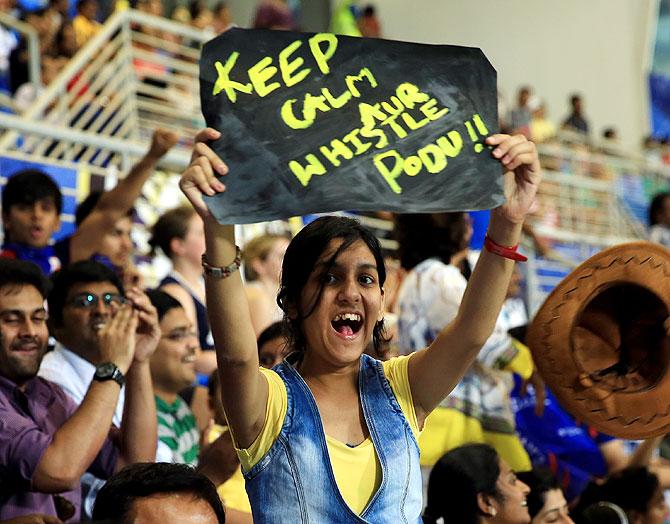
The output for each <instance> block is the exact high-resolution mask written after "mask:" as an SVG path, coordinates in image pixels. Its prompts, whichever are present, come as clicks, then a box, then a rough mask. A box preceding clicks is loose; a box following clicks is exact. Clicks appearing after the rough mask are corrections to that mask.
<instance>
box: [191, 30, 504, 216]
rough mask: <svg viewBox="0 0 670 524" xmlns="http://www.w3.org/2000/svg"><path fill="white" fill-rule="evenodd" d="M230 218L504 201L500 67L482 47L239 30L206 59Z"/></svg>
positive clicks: (222, 203)
mask: <svg viewBox="0 0 670 524" xmlns="http://www.w3.org/2000/svg"><path fill="white" fill-rule="evenodd" d="M200 97H201V103H202V111H203V114H204V116H205V120H206V121H207V124H208V125H209V126H210V127H213V128H215V129H217V130H219V131H221V133H222V137H221V138H220V139H219V140H217V141H216V142H214V143H213V144H212V148H213V149H214V151H216V152H217V153H218V154H219V156H220V157H221V158H222V159H223V160H224V161H225V162H226V163H227V164H228V166H229V168H230V173H229V174H228V175H227V176H226V177H225V178H224V183H225V184H226V186H227V190H226V191H225V192H224V193H222V194H220V195H217V196H215V197H209V198H207V205H208V206H209V208H210V210H211V211H212V213H213V214H214V216H215V217H216V218H217V220H218V221H219V222H221V223H239V224H242V223H251V222H260V221H265V220H272V219H276V218H287V217H290V216H295V215H303V214H307V213H322V212H329V211H337V210H359V211H373V210H387V211H396V212H405V213H411V212H434V211H455V210H469V209H487V208H491V207H495V206H498V205H500V204H502V203H503V201H504V197H503V191H502V176H501V167H500V163H499V162H498V161H496V160H495V159H493V158H492V157H491V154H490V151H489V149H488V148H487V147H486V146H485V145H484V144H483V140H484V138H485V137H486V136H487V135H489V134H492V133H493V132H496V130H497V125H498V124H497V120H498V117H497V92H496V71H495V69H494V68H493V67H492V66H491V64H490V63H489V61H488V60H487V59H486V57H485V56H484V54H483V53H482V52H481V50H479V49H475V48H468V47H458V46H446V45H439V46H438V45H424V44H413V43H406V42H396V41H390V40H375V39H365V38H352V37H344V36H335V35H332V34H328V33H316V34H313V33H295V32H288V31H268V30H255V29H238V28H235V29H231V30H229V31H226V32H225V33H223V34H221V35H220V36H218V37H217V38H215V39H213V40H211V41H210V42H208V43H207V44H206V45H205V46H204V48H203V51H202V56H201V59H200Z"/></svg>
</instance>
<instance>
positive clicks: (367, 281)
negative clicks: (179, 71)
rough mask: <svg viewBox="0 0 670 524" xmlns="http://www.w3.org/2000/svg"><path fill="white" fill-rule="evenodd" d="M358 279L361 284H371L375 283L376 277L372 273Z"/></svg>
mask: <svg viewBox="0 0 670 524" xmlns="http://www.w3.org/2000/svg"><path fill="white" fill-rule="evenodd" d="M358 280H359V281H360V282H361V284H367V285H371V284H374V283H375V279H374V278H372V277H371V276H370V275H361V276H360V277H359V279H358Z"/></svg>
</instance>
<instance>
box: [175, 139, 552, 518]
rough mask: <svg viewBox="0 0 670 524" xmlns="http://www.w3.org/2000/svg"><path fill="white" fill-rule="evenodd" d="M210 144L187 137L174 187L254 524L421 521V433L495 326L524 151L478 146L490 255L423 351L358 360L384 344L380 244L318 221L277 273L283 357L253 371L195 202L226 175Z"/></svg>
mask: <svg viewBox="0 0 670 524" xmlns="http://www.w3.org/2000/svg"><path fill="white" fill-rule="evenodd" d="M219 136H220V134H219V132H218V131H215V130H212V129H207V130H205V131H203V132H201V133H200V134H199V136H198V137H197V144H196V146H195V149H194V154H193V158H192V161H191V164H190V166H189V167H188V168H187V170H186V171H185V172H184V173H183V175H182V179H181V181H180V187H181V189H182V191H183V192H184V193H185V195H186V196H187V198H188V199H189V200H190V202H191V203H192V205H193V206H194V208H195V209H196V211H197V212H198V213H199V214H200V216H201V217H202V218H203V220H204V222H205V237H206V245H207V250H206V255H205V257H204V260H203V265H204V267H205V273H206V287H207V306H208V313H209V316H210V323H211V326H212V331H213V334H214V341H215V346H216V351H217V359H218V363H219V368H218V369H219V376H220V378H221V388H222V399H223V404H224V409H225V412H226V417H227V419H228V423H229V427H230V431H231V434H232V436H233V439H234V442H235V444H236V448H237V450H238V455H239V457H240V461H241V463H242V470H243V473H244V477H245V481H246V489H247V493H248V495H249V500H250V503H251V508H252V512H253V517H254V522H255V523H256V524H262V523H266V522H267V523H274V522H277V523H285V522H290V523H294V522H314V523H319V524H321V523H329V522H338V523H341V522H351V523H362V522H375V523H377V522H394V523H395V522H412V523H418V522H420V521H421V520H420V519H421V517H420V514H421V507H422V502H421V492H422V488H421V474H420V471H419V452H418V445H417V437H418V433H419V430H420V429H419V428H421V427H422V425H423V422H424V420H425V418H426V416H427V415H428V414H429V413H430V412H431V411H432V410H433V409H434V408H435V407H436V406H437V405H438V404H439V402H440V401H441V400H442V399H443V398H444V397H445V396H446V395H447V394H448V393H449V392H450V391H451V389H452V388H453V387H454V385H455V384H456V383H458V381H459V380H460V378H461V376H462V375H463V373H464V372H465V370H466V369H467V368H468V367H469V365H470V363H471V362H472V360H473V359H474V357H475V356H476V354H477V352H478V351H479V349H480V348H481V346H482V344H483V343H484V342H485V341H486V339H487V338H488V336H489V335H490V333H491V331H492V329H493V327H494V325H495V322H496V318H497V316H498V312H499V311H500V307H501V305H502V303H503V300H504V298H505V292H506V290H507V285H508V282H509V278H510V275H511V272H512V268H513V265H514V264H513V262H512V260H511V259H513V258H514V257H515V248H514V247H505V246H516V245H517V244H518V240H519V235H520V232H521V225H522V223H523V221H524V219H525V216H526V214H527V212H528V210H529V208H530V205H531V203H532V201H533V199H534V197H535V193H536V191H537V186H538V184H539V182H540V178H541V175H540V165H539V162H538V158H537V152H536V150H535V146H534V145H533V144H532V143H530V142H528V141H527V140H526V139H525V138H524V137H522V136H515V137H510V136H507V135H493V136H491V137H489V138H487V143H488V145H490V146H492V149H493V152H492V154H493V156H494V158H497V159H499V160H500V162H501V165H502V167H503V168H505V170H506V171H507V173H506V177H505V187H506V194H507V202H506V204H504V205H503V206H501V207H499V208H497V209H496V210H494V211H493V212H492V218H491V222H490V225H489V240H490V242H489V251H486V252H484V253H482V255H481V257H480V259H479V262H478V264H477V267H476V268H475V270H474V271H473V273H472V276H471V277H470V281H469V284H468V290H467V291H466V293H465V296H464V298H463V301H462V304H461V309H460V312H459V314H458V315H457V317H456V318H455V319H454V321H453V322H452V323H451V324H450V325H449V326H447V327H446V328H445V329H444V330H443V331H442V332H441V333H440V334H439V336H438V337H437V338H436V339H435V341H434V342H433V343H432V344H431V346H430V347H429V348H428V349H427V350H426V351H422V352H418V353H415V354H413V355H411V356H409V357H399V358H395V359H391V360H390V361H387V362H384V363H383V364H382V363H381V362H378V361H377V360H375V359H373V358H371V357H369V356H367V355H364V354H363V353H364V350H365V348H366V346H367V345H368V343H369V342H371V341H372V342H373V343H374V345H375V346H376V347H379V345H380V344H381V342H382V341H383V338H384V334H383V310H384V290H383V285H384V280H385V276H386V274H385V269H384V262H383V257H382V253H381V249H380V246H379V242H378V241H377V239H376V238H375V237H374V236H373V235H372V233H371V232H370V231H369V230H367V229H366V228H364V227H362V226H361V225H360V224H359V223H358V222H357V221H355V220H351V219H347V218H342V217H321V218H319V219H317V220H315V221H314V222H312V223H311V224H309V225H308V226H306V227H305V228H304V229H303V230H302V231H300V232H299V233H298V234H297V235H296V237H295V238H294V239H293V240H292V241H291V243H290V245H289V247H288V249H287V251H286V255H285V257H284V262H283V265H282V280H281V288H280V292H279V297H278V302H279V304H280V306H281V308H282V310H283V311H284V315H285V323H286V327H287V329H288V333H289V346H290V349H291V350H292V351H293V353H292V355H289V357H287V358H286V359H285V361H284V362H282V363H281V364H280V365H278V366H276V367H275V368H274V369H273V370H264V369H261V368H260V366H259V363H258V352H257V349H256V337H255V336H254V331H253V327H252V324H251V320H250V318H249V309H248V307H247V305H246V304H245V294H244V288H243V284H242V280H241V279H240V277H239V275H238V273H237V271H236V270H237V269H238V268H239V263H240V258H239V249H237V248H236V246H235V235H234V228H233V226H231V225H221V224H218V223H217V222H216V221H215V220H214V218H213V217H212V215H211V214H210V212H209V210H208V209H207V206H206V205H205V203H204V200H203V196H204V195H214V194H216V193H218V192H222V191H224V190H225V186H224V184H223V183H222V181H221V180H219V179H218V178H217V177H218V176H220V175H227V174H228V168H227V167H226V165H225V164H224V163H223V161H222V160H221V159H220V158H219V157H218V156H217V155H216V154H215V153H214V152H213V151H212V150H211V149H210V148H209V147H208V146H207V145H206V144H205V141H207V140H211V139H217V138H219ZM228 176H235V173H230V175H228ZM223 180H225V178H224V179H223Z"/></svg>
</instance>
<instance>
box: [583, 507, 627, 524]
mask: <svg viewBox="0 0 670 524" xmlns="http://www.w3.org/2000/svg"><path fill="white" fill-rule="evenodd" d="M581 524H629V521H628V517H627V516H626V513H625V512H624V510H622V509H621V508H620V507H619V506H617V505H616V504H612V503H611V502H596V503H595V504H591V505H590V506H589V507H588V508H586V509H585V510H584V511H583V512H582V516H581Z"/></svg>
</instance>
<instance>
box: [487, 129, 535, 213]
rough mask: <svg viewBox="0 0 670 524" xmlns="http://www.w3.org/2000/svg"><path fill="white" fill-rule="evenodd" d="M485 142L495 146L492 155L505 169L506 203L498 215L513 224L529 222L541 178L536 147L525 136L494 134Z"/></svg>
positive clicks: (499, 209) (498, 209)
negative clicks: (529, 214)
mask: <svg viewBox="0 0 670 524" xmlns="http://www.w3.org/2000/svg"><path fill="white" fill-rule="evenodd" d="M486 143H487V144H488V145H490V146H494V149H493V156H494V158H497V159H498V160H500V163H501V164H502V165H503V167H504V168H505V170H506V172H505V182H504V189H505V198H506V200H507V202H506V203H505V204H503V205H502V206H500V207H499V208H497V212H498V213H499V214H500V215H501V216H502V217H503V218H505V219H506V220H509V221H510V222H511V223H514V224H521V223H523V221H524V220H525V219H526V215H527V214H528V212H529V210H530V208H531V205H532V204H533V202H534V201H535V194H536V193H537V188H538V187H539V185H540V180H541V179H542V169H541V167H540V161H539V158H538V156H537V149H536V148H535V144H534V143H533V142H530V141H529V140H528V139H527V138H526V137H525V136H523V135H514V136H510V135H500V134H498V135H491V136H490V137H488V138H487V139H486Z"/></svg>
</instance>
